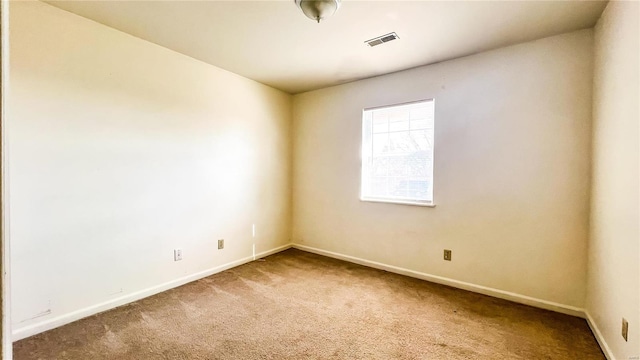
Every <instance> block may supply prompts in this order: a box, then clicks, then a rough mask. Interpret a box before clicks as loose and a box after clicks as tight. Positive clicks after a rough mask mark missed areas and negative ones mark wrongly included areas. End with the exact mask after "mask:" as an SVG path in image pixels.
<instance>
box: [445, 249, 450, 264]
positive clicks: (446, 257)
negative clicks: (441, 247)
mask: <svg viewBox="0 0 640 360" xmlns="http://www.w3.org/2000/svg"><path fill="white" fill-rule="evenodd" d="M444 259H445V260H447V261H451V250H445V251H444Z"/></svg>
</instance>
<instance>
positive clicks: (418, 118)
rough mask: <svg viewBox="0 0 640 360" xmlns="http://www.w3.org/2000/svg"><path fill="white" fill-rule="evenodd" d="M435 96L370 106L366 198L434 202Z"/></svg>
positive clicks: (365, 132)
mask: <svg viewBox="0 0 640 360" xmlns="http://www.w3.org/2000/svg"><path fill="white" fill-rule="evenodd" d="M433 128H434V101H433V99H431V100H423V101H417V102H412V103H407V104H399V105H392V106H385V107H379V108H374V109H365V110H364V111H363V113H362V182H361V186H360V199H362V200H364V201H382V202H392V203H401V204H414V205H433V137H434V135H433Z"/></svg>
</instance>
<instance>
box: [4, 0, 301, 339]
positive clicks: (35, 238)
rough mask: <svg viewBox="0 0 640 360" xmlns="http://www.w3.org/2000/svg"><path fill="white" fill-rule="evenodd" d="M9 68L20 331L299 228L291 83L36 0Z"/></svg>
mask: <svg viewBox="0 0 640 360" xmlns="http://www.w3.org/2000/svg"><path fill="white" fill-rule="evenodd" d="M10 70H11V87H10V94H8V95H9V99H8V101H9V104H10V109H9V111H10V112H9V114H8V119H9V124H8V125H9V134H8V135H9V146H8V149H9V153H10V159H9V160H10V163H9V174H10V217H11V247H12V254H11V260H12V261H11V277H12V308H13V309H12V321H13V331H14V334H17V338H21V337H24V336H25V335H29V334H31V333H34V332H38V331H41V330H43V329H44V328H46V327H47V326H51V325H52V324H59V323H60V319H62V320H63V321H62V322H64V320H65V319H67V320H68V319H71V318H73V317H74V316H77V315H78V311H79V312H80V313H82V311H83V309H84V310H86V309H87V308H88V307H91V306H98V308H100V307H102V308H104V303H105V302H106V303H107V305H108V304H114V303H117V302H118V299H126V298H127V296H130V295H131V294H136V292H138V291H141V290H144V289H149V288H152V287H154V286H158V285H160V284H165V283H167V282H172V281H175V280H176V279H181V278H183V277H185V276H189V275H193V274H197V273H198V272H201V271H205V270H207V269H211V268H214V267H216V266H220V265H223V264H227V263H230V262H232V261H236V260H240V259H245V258H246V257H249V256H252V246H253V241H254V239H253V238H252V232H251V227H252V224H253V223H255V224H256V227H257V233H256V239H255V241H256V247H257V249H256V252H258V253H259V252H263V251H267V250H269V249H273V248H276V247H278V246H281V245H284V244H287V243H288V242H289V236H290V215H291V213H290V203H291V201H290V187H291V186H290V170H291V166H290V163H291V156H290V148H291V141H290V138H291V136H290V120H291V96H290V95H287V94H285V93H283V92H280V91H278V90H275V89H272V88H269V87H267V86H264V85H261V84H258V83H256V82H254V81H251V80H248V79H245V78H242V77H240V76H237V75H234V74H232V73H229V72H227V71H224V70H221V69H218V68H215V67H213V66H210V65H207V64H205V63H202V62H199V61H196V60H194V59H192V58H189V57H187V56H184V55H181V54H178V53H175V52H173V51H170V50H167V49H165V48H162V47H160V46H157V45H154V44H151V43H148V42H145V41H143V40H140V39H138V38H135V37H132V36H130V35H127V34H124V33H121V32H118V31H116V30H113V29H111V28H108V27H106V26H103V25H100V24H98V23H95V22H92V21H90V20H87V19H84V18H81V17H79V16H76V15H73V14H71V13H67V12H65V11H62V10H59V9H57V8H54V7H51V6H49V5H46V4H43V3H40V2H26V3H25V2H12V3H11V69H10ZM220 238H224V239H225V240H226V242H225V249H224V250H220V251H219V250H217V239H220ZM174 248H181V249H183V253H184V255H183V256H184V260H182V261H181V262H174V261H173V249H174ZM120 302H122V301H120ZM47 324H48V325H47Z"/></svg>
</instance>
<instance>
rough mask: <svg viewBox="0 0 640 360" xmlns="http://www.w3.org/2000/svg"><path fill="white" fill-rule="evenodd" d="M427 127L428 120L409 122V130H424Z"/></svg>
mask: <svg viewBox="0 0 640 360" xmlns="http://www.w3.org/2000/svg"><path fill="white" fill-rule="evenodd" d="M428 127H429V120H427V119H417V120H411V130H414V129H426V128H428Z"/></svg>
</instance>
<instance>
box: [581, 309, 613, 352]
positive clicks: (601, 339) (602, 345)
mask: <svg viewBox="0 0 640 360" xmlns="http://www.w3.org/2000/svg"><path fill="white" fill-rule="evenodd" d="M584 313H585V315H586V316H585V318H586V319H587V324H589V327H590V328H591V332H592V333H593V336H595V338H596V341H598V344H599V345H600V349H602V352H603V353H604V356H606V358H607V360H615V358H614V357H613V353H612V352H611V348H609V345H608V344H607V342H606V341H605V340H604V337H603V336H602V333H601V332H600V329H599V328H598V325H596V322H595V321H594V320H593V318H592V317H591V314H589V312H588V311H586V310H585V312H584Z"/></svg>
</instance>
